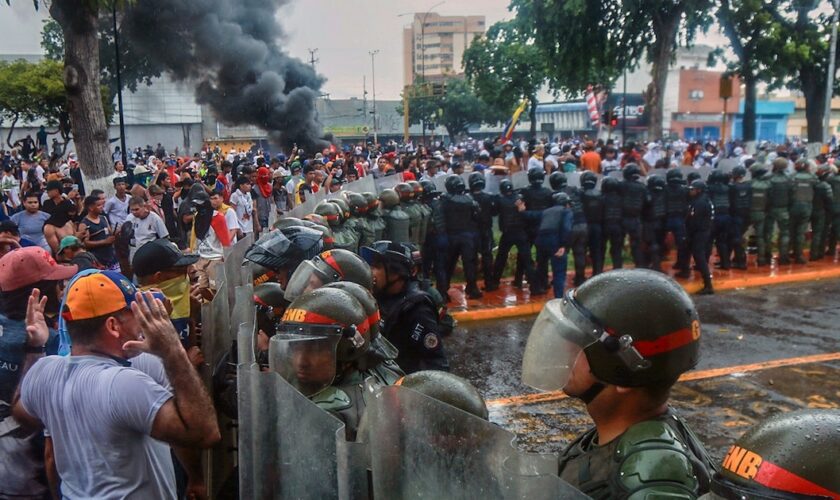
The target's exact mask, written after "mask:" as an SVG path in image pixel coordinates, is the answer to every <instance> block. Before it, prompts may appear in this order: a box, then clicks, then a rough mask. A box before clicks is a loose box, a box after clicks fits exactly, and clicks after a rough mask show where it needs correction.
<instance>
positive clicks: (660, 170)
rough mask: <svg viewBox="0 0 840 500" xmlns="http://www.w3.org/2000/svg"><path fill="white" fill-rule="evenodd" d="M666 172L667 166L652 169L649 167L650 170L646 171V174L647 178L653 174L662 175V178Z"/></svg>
mask: <svg viewBox="0 0 840 500" xmlns="http://www.w3.org/2000/svg"><path fill="white" fill-rule="evenodd" d="M667 173H668V169H667V168H654V169H651V171H650V172H648V175H647V176H648V179H650V178H651V176H654V175H657V176H659V177H662V178H663V179H664V178H665V175H666V174H667Z"/></svg>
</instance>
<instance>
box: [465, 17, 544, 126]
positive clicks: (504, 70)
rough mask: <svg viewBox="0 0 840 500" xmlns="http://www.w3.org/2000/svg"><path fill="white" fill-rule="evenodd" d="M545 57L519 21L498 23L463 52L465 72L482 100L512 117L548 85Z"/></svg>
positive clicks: (530, 33) (530, 34) (531, 35)
mask: <svg viewBox="0 0 840 500" xmlns="http://www.w3.org/2000/svg"><path fill="white" fill-rule="evenodd" d="M547 59H548V58H547V56H546V54H545V53H544V52H543V51H542V50H541V48H540V47H539V46H538V45H537V44H536V43H535V40H534V38H533V33H532V32H530V31H529V30H527V29H525V28H523V26H522V25H521V24H520V23H519V22H517V21H503V22H498V23H496V24H494V25H492V26H491V27H490V29H488V30H487V33H486V35H485V36H484V37H479V38H476V39H475V40H473V42H472V43H471V44H470V46H469V47H468V48H467V50H466V51H464V71H465V73H466V75H467V79H468V80H469V82H470V83H471V84H472V85H473V87H474V88H475V91H476V93H477V94H478V96H479V97H481V99H482V100H484V101H486V102H488V103H490V104H491V105H492V106H494V107H496V108H497V109H498V110H500V111H501V112H504V113H505V114H509V113H510V112H512V111H513V109H514V108H515V107H516V106H517V105H518V104H519V102H521V101H522V99H524V98H530V99H533V98H534V96H535V95H536V94H537V91H538V90H539V89H540V87H541V86H542V85H543V83H545V78H546V61H547Z"/></svg>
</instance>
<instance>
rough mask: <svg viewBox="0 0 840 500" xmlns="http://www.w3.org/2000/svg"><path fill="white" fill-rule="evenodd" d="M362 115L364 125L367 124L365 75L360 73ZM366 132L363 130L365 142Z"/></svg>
mask: <svg viewBox="0 0 840 500" xmlns="http://www.w3.org/2000/svg"><path fill="white" fill-rule="evenodd" d="M362 116H363V117H364V123H365V126H367V120H368V110H367V77H366V76H365V75H362ZM367 139H368V133H367V132H365V143H367Z"/></svg>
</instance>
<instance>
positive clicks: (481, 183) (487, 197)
mask: <svg viewBox="0 0 840 500" xmlns="http://www.w3.org/2000/svg"><path fill="white" fill-rule="evenodd" d="M469 183H470V195H471V196H472V197H473V199H474V200H475V202H476V203H477V204H478V240H477V243H476V245H477V247H478V255H479V256H480V257H481V272H482V275H483V276H484V290H485V291H488V292H492V291H494V290H498V289H499V283H498V282H497V281H496V280H495V279H494V276H493V243H494V242H493V217H494V216H496V215H498V213H499V200H498V197H497V196H495V195H492V194H490V193H487V192H485V191H484V187H485V186H486V181H485V180H484V174H482V173H481V172H473V173H471V174H470V177H469Z"/></svg>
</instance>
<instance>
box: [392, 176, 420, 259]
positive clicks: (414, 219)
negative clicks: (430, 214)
mask: <svg viewBox="0 0 840 500" xmlns="http://www.w3.org/2000/svg"><path fill="white" fill-rule="evenodd" d="M394 191H396V192H397V194H398V195H399V196H400V208H402V210H403V212H405V213H407V214H408V223H409V225H408V237H409V241H410V242H411V243H412V244H414V245H416V246H417V247H418V248H419V247H420V245H421V244H422V242H421V241H420V232H421V231H422V229H423V228H422V226H423V211H422V210H421V209H420V207H419V206H417V202H416V201H415V200H414V189H413V188H412V187H411V186H410V185H408V183H407V182H400V183H399V184H397V185H396V186H394Z"/></svg>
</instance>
